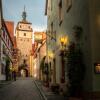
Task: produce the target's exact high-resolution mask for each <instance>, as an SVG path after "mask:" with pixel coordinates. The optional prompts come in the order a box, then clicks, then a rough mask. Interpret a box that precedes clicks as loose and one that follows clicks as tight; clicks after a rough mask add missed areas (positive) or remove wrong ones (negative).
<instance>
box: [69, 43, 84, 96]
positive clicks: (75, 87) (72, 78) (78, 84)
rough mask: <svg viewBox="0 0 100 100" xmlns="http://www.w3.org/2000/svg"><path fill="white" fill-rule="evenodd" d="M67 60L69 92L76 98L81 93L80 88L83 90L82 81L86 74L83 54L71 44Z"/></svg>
mask: <svg viewBox="0 0 100 100" xmlns="http://www.w3.org/2000/svg"><path fill="white" fill-rule="evenodd" d="M67 60H68V61H67V69H68V72H67V73H68V74H67V76H68V78H69V84H70V87H69V92H70V95H72V96H75V95H76V93H77V92H78V91H81V90H80V88H82V80H83V79H84V74H85V66H84V62H83V54H82V52H81V49H80V48H78V47H76V45H75V43H71V44H70V46H69V48H68V53H67Z"/></svg>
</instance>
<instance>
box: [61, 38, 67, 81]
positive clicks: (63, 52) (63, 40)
mask: <svg viewBox="0 0 100 100" xmlns="http://www.w3.org/2000/svg"><path fill="white" fill-rule="evenodd" d="M60 43H61V50H60V56H61V69H62V72H61V73H62V74H61V83H64V82H65V59H64V58H65V55H66V46H67V45H68V37H66V36H62V37H61V38H60Z"/></svg>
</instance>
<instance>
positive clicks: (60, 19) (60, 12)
mask: <svg viewBox="0 0 100 100" xmlns="http://www.w3.org/2000/svg"><path fill="white" fill-rule="evenodd" d="M61 24H62V0H60V1H59V25H61Z"/></svg>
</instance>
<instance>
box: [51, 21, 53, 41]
mask: <svg viewBox="0 0 100 100" xmlns="http://www.w3.org/2000/svg"><path fill="white" fill-rule="evenodd" d="M52 38H53V22H52V23H51V40H52Z"/></svg>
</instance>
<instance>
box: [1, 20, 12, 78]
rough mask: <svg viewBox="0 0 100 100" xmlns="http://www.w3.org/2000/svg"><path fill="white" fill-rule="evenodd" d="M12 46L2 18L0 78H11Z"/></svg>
mask: <svg viewBox="0 0 100 100" xmlns="http://www.w3.org/2000/svg"><path fill="white" fill-rule="evenodd" d="M13 46H14V45H13V41H12V38H11V36H10V33H9V31H8V28H7V26H6V24H5V21H4V20H3V21H2V34H1V80H5V79H6V80H10V79H11V78H12V72H11V69H12V64H13V58H12V51H13Z"/></svg>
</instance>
